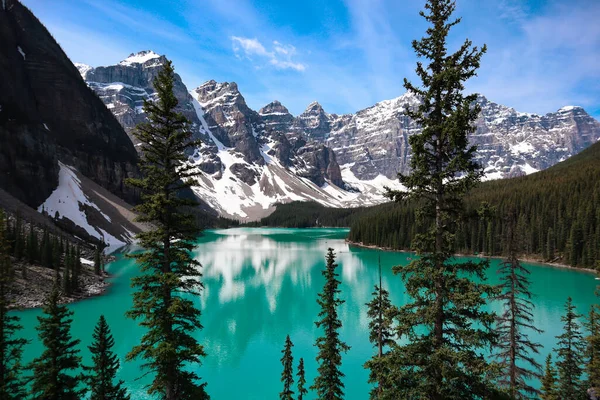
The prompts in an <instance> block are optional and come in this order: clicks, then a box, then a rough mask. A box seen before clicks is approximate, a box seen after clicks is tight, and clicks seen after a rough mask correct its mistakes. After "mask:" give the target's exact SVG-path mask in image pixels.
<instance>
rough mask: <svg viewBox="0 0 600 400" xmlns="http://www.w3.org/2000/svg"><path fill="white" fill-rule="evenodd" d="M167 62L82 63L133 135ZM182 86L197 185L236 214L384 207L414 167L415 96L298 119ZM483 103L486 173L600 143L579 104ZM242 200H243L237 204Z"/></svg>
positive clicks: (276, 105)
mask: <svg viewBox="0 0 600 400" xmlns="http://www.w3.org/2000/svg"><path fill="white" fill-rule="evenodd" d="M128 60H129V61H128ZM164 60H166V58H165V57H164V56H161V55H158V54H157V53H154V52H152V51H150V50H147V51H144V52H139V53H132V54H131V55H130V56H129V57H128V58H127V59H125V60H123V61H122V62H120V63H118V64H116V65H113V66H105V67H97V68H93V67H89V66H85V65H82V64H79V65H78V68H79V70H80V72H81V73H82V76H83V77H84V78H85V80H86V82H87V83H88V85H89V86H90V87H91V88H92V89H94V90H95V91H96V93H98V95H99V96H100V98H101V99H102V100H103V101H104V102H105V104H106V105H107V107H108V108H109V109H110V110H111V111H112V112H113V113H114V114H115V115H116V116H117V119H119V122H121V124H122V125H123V126H124V128H125V130H126V131H127V132H128V133H129V132H130V131H131V129H132V128H133V126H135V124H136V123H139V122H141V121H143V120H144V118H145V116H144V115H143V110H142V109H141V103H142V100H143V99H144V98H145V99H149V100H151V99H152V96H153V88H152V82H151V80H152V76H153V74H154V73H155V72H153V70H155V67H156V66H160V65H161V63H162V62H164ZM115 71H116V72H115ZM117 79H119V80H117ZM176 88H177V90H176V96H177V97H178V99H179V101H180V110H181V111H182V112H183V113H184V115H186V117H188V119H189V120H190V122H191V129H192V130H193V131H194V133H195V136H196V138H198V139H200V140H201V141H202V142H203V145H202V146H201V147H199V148H198V149H197V150H196V152H195V153H194V154H193V155H192V156H193V157H192V161H191V162H193V163H194V164H195V165H196V166H197V167H198V170H199V171H202V172H203V174H204V176H203V177H201V179H200V181H201V184H200V185H199V186H198V187H197V188H195V189H194V191H195V192H196V194H197V195H198V196H199V197H201V198H203V199H205V200H206V201H207V203H209V204H210V205H211V206H212V207H213V208H215V209H216V210H217V211H218V212H219V213H220V214H221V215H224V216H226V217H230V218H239V219H242V220H252V219H258V218H261V217H264V216H265V215H268V214H269V213H270V212H271V211H272V210H273V206H274V205H275V204H276V203H280V202H288V201H294V200H302V199H304V200H308V201H317V202H319V203H321V204H323V205H326V206H339V207H350V206H357V205H371V204H377V203H380V202H382V201H384V200H385V199H384V197H383V196H382V192H383V186H393V185H398V183H397V181H396V175H397V173H398V172H400V173H406V172H408V171H409V165H410V158H411V150H410V146H409V144H408V138H409V136H410V135H412V134H414V133H418V132H419V131H420V127H418V126H417V125H416V124H415V123H414V121H412V120H410V118H408V117H407V116H406V115H405V114H404V110H406V109H407V108H415V107H417V106H418V105H419V102H420V100H419V99H418V98H417V96H415V95H413V94H412V93H404V94H402V95H401V96H398V97H396V98H393V99H389V100H383V101H380V102H378V103H376V104H374V105H373V106H371V107H367V108H365V109H363V110H358V111H357V112H356V113H353V114H341V115H338V114H330V113H328V112H326V110H325V109H324V108H323V107H322V105H321V104H320V103H319V102H318V101H314V102H311V103H310V104H309V105H308V106H307V108H306V109H305V110H304V111H303V112H302V113H300V114H299V115H297V116H294V115H293V114H291V113H290V112H289V110H288V109H287V108H286V107H285V105H284V104H282V103H281V102H280V101H278V100H273V101H272V102H270V103H268V104H266V105H264V106H263V107H261V108H260V109H259V110H258V111H255V110H253V109H251V108H250V107H249V106H248V105H247V103H246V101H245V99H244V96H243V95H242V93H241V92H240V89H239V87H238V85H237V84H236V83H235V82H217V81H215V80H208V81H206V82H204V83H203V84H201V85H199V86H198V87H196V88H195V89H192V90H189V88H188V87H187V86H186V85H185V84H184V83H183V81H182V80H181V78H180V77H179V75H176ZM477 103H478V104H479V105H480V106H481V107H482V112H481V114H480V117H479V118H478V120H477V122H476V128H477V129H476V132H475V133H474V134H473V135H471V138H470V139H471V142H472V143H473V144H476V145H477V146H478V149H479V151H478V161H479V162H480V163H481V164H482V167H483V168H484V170H485V172H486V178H487V179H498V178H506V177H513V176H519V175H526V174H529V173H532V172H535V171H538V170H542V169H545V168H547V167H549V166H551V165H554V164H556V163H558V162H559V161H561V160H564V159H567V158H568V157H570V156H572V155H573V154H576V153H577V152H579V151H581V150H582V149H584V148H586V147H587V146H589V145H591V144H592V143H595V142H596V141H598V139H600V122H598V121H596V120H595V119H594V118H592V117H590V116H589V115H588V114H587V113H586V112H585V110H584V109H583V108H581V107H577V106H565V107H562V108H561V109H559V110H557V111H556V112H553V113H547V114H546V115H543V116H542V115H537V114H531V113H522V112H518V111H516V110H515V109H513V108H511V107H507V106H503V105H500V104H497V103H494V102H492V101H489V100H488V99H487V98H486V97H485V96H482V95H479V96H478V97H477ZM224 160H226V161H224ZM275 177H277V178H275ZM218 188H220V189H218ZM292 188H293V190H292ZM236 196H237V197H239V199H238V203H240V204H242V205H239V204H238V205H234V204H233V203H234V202H235V201H236V200H235V199H236ZM224 198H227V199H229V200H228V201H227V202H223V199H224ZM224 203H228V205H224Z"/></svg>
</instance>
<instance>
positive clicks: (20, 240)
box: [13, 211, 25, 260]
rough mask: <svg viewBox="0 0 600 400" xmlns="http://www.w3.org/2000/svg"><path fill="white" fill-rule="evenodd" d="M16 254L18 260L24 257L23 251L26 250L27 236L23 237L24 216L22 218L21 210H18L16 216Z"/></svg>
mask: <svg viewBox="0 0 600 400" xmlns="http://www.w3.org/2000/svg"><path fill="white" fill-rule="evenodd" d="M13 237H14V255H15V258H16V259H17V260H20V259H22V258H23V253H24V251H25V238H24V237H23V218H21V212H20V211H17V216H16V218H15V227H14V234H13Z"/></svg>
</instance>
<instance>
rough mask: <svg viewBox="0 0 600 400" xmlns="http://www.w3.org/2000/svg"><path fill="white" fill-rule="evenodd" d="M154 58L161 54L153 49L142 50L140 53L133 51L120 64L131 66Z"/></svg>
mask: <svg viewBox="0 0 600 400" xmlns="http://www.w3.org/2000/svg"><path fill="white" fill-rule="evenodd" d="M154 58H160V54H156V53H155V52H153V51H152V50H148V51H140V52H139V53H131V54H130V55H129V57H127V58H126V59H124V60H123V61H121V62H120V63H119V64H120V65H127V66H130V65H132V64H144V63H145V62H147V61H150V60H152V59H154Z"/></svg>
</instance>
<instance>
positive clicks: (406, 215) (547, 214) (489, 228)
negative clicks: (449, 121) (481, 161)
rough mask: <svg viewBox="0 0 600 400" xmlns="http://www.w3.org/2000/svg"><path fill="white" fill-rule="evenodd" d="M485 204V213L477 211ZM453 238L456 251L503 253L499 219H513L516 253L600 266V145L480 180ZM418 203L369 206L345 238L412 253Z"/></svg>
mask: <svg viewBox="0 0 600 400" xmlns="http://www.w3.org/2000/svg"><path fill="white" fill-rule="evenodd" d="M486 205H487V208H488V210H485V211H484V210H482V206H483V207H485V206H486ZM465 207H466V211H467V213H466V215H467V217H465V218H463V219H462V220H461V221H460V223H459V228H458V231H457V232H456V236H455V240H456V249H457V250H458V251H459V252H461V253H476V254H485V255H490V256H498V255H503V254H505V244H504V241H503V240H502V238H503V237H504V234H505V231H504V230H505V227H506V224H504V223H503V221H504V219H505V218H507V216H508V215H509V214H514V215H515V218H516V221H517V234H518V237H519V238H520V242H519V248H518V251H519V252H520V253H521V254H526V255H530V256H536V257H539V258H540V259H541V260H544V261H557V262H562V263H566V264H569V265H572V266H576V267H592V268H593V267H596V268H598V267H599V263H600V143H597V144H595V145H593V146H591V147H590V148H588V149H586V150H584V151H583V152H582V153H580V154H578V155H577V156H574V157H572V158H571V159H569V160H567V161H564V162H562V163H559V164H557V165H556V166H554V167H552V168H549V169H547V170H545V171H541V172H539V173H535V174H533V175H528V176H524V177H519V178H513V179H505V180H496V181H490V182H485V183H483V184H481V185H480V186H479V187H477V188H475V189H474V190H473V191H471V193H469V195H468V196H467V197H466V199H465ZM415 208H416V207H415V204H412V203H402V204H395V205H384V206H378V207H373V208H372V209H370V210H368V211H363V212H361V213H360V215H358V216H357V217H356V218H355V219H354V220H353V221H352V223H351V225H350V227H351V229H350V236H349V240H351V241H353V242H356V243H363V244H365V245H376V246H381V247H387V248H392V249H409V248H411V242H412V238H413V237H414V235H415V233H417V232H419V228H418V226H417V225H418V224H417V223H416V219H415Z"/></svg>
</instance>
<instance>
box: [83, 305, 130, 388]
mask: <svg viewBox="0 0 600 400" xmlns="http://www.w3.org/2000/svg"><path fill="white" fill-rule="evenodd" d="M93 338H94V342H93V343H92V345H91V346H88V349H89V350H90V352H91V353H92V362H93V365H92V366H91V367H86V368H85V370H86V371H87V372H88V373H87V375H86V380H87V384H88V387H89V392H90V400H108V399H110V400H129V395H128V394H127V390H126V389H125V388H124V387H123V385H124V382H123V381H118V382H116V383H115V380H116V376H117V371H118V370H119V365H120V363H119V358H118V357H117V355H116V354H115V353H113V351H112V348H113V346H114V345H115V340H114V338H113V336H112V334H111V333H110V328H109V327H108V323H107V322H106V319H105V318H104V315H101V316H100V319H99V320H98V323H97V324H96V327H95V328H94V333H93Z"/></svg>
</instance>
